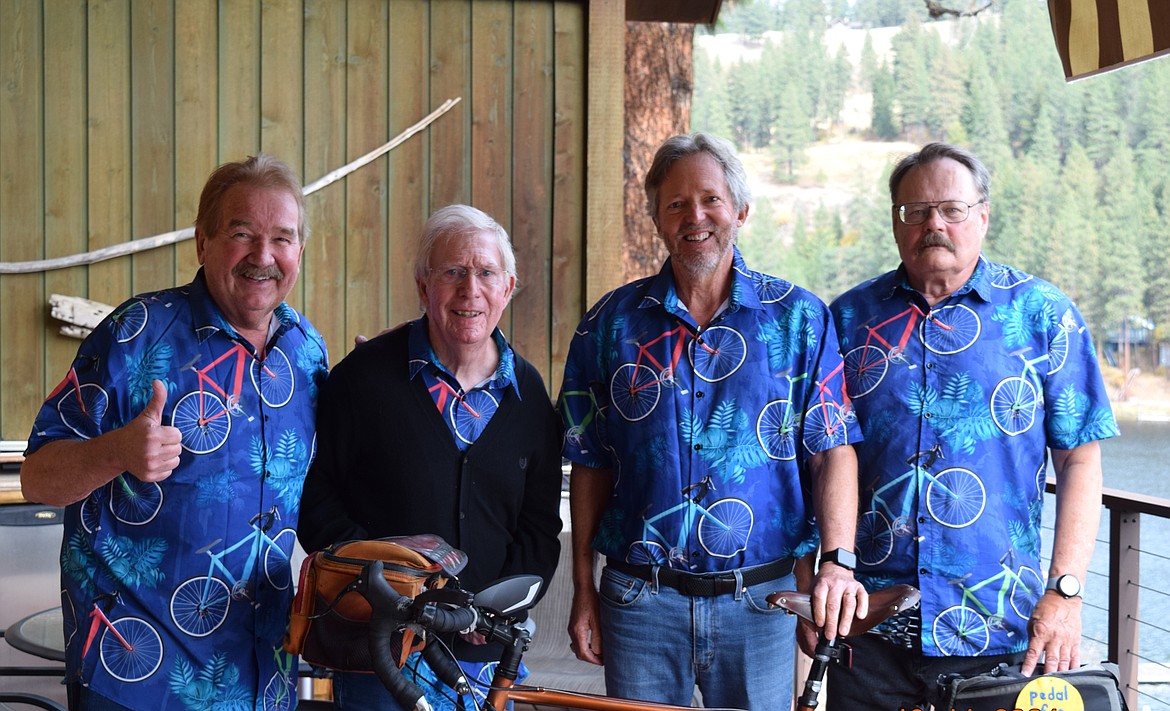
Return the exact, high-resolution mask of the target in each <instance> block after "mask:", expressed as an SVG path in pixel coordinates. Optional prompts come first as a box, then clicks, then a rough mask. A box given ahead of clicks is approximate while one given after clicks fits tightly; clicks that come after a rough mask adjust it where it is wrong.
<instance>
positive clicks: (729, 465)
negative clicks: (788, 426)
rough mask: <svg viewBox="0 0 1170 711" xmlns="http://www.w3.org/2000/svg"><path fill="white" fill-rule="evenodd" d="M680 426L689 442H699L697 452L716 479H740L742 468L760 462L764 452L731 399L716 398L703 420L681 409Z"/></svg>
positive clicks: (751, 467) (764, 458)
mask: <svg viewBox="0 0 1170 711" xmlns="http://www.w3.org/2000/svg"><path fill="white" fill-rule="evenodd" d="M681 419H682V422H681V423H680V428H681V431H682V436H683V440H684V441H685V442H686V443H687V444H688V445H690V446H692V447H693V446H694V445H702V448H701V449H700V450H698V451H699V456H700V457H702V458H703V461H705V462H707V464H708V465H709V466H710V468H711V470H712V471H713V472H714V473H715V474H716V475H717V476H718V477H719V482H720V483H723V484H726V483H729V482H730V483H736V484H741V483H743V481H744V479H745V478H746V476H745V475H746V472H747V470H749V469H753V468H755V467H758V466H760V465H762V464H763V463H764V462H765V460H766V455H765V453H764V451H763V449H762V448H761V447H760V444H759V440H757V439H756V434H755V429H754V428H753V426H752V423H751V420H750V419H749V418H748V417H747V415H746V414H745V413H744V412H743V411H742V410H740V409H739V408H738V407H736V405H735V401H734V400H725V401H723V402H720V403H719V405H717V406H716V407H715V410H714V411H713V412H712V413H711V416H710V417H709V418H708V420H707V422H706V423H703V422H700V421H699V420H698V418H696V417H695V415H694V413H693V412H691V411H690V410H684V411H683V416H682V418H681Z"/></svg>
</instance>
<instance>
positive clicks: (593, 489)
mask: <svg viewBox="0 0 1170 711" xmlns="http://www.w3.org/2000/svg"><path fill="white" fill-rule="evenodd" d="M612 493H613V474H612V473H611V472H610V471H609V470H608V469H593V468H592V467H586V466H583V465H580V464H574V465H573V471H572V474H571V476H570V479H569V512H570V514H571V517H572V527H573V535H572V541H573V544H572V545H573V586H574V588H577V589H580V588H584V587H590V588H591V587H593V570H594V559H595V555H594V552H593V538H594V536H596V535H597V527H598V526H599V525H600V523H601V516H602V514H603V512H604V511H605V502H606V501H607V500H608V498H609V496H610V495H611V494H612Z"/></svg>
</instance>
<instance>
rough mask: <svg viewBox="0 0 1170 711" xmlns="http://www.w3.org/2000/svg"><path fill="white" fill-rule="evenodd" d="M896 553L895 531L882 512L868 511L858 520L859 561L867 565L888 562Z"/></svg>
mask: <svg viewBox="0 0 1170 711" xmlns="http://www.w3.org/2000/svg"><path fill="white" fill-rule="evenodd" d="M893 552H894V529H893V527H892V526H890V520H889V519H888V518H886V515H885V514H883V513H882V512H881V511H866V512H865V513H863V514H861V516H859V517H858V519H857V560H859V561H861V562H862V563H864V564H865V565H879V564H881V563H884V562H886V559H887V558H889V557H890V554H891V553H893Z"/></svg>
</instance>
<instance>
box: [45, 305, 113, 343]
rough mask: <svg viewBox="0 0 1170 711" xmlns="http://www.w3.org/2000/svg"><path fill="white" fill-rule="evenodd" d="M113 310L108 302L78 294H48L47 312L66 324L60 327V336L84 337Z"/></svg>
mask: <svg viewBox="0 0 1170 711" xmlns="http://www.w3.org/2000/svg"><path fill="white" fill-rule="evenodd" d="M113 310H114V307H113V306H110V305H109V304H103V303H101V302H100V301H92V300H90V299H83V298H82V297H80V296H66V295H64V294H51V295H50V296H49V314H50V315H51V316H52V317H53V318H55V319H57V320H58V321H64V322H65V324H66V325H64V326H62V327H61V335H62V336H71V337H73V338H85V337H86V336H88V335H89V334H90V332H91V331H93V329H95V328H97V325H98V324H99V323H101V322H102V319H103V318H105V317H106V315H107V314H109V313H110V312H111V311H113Z"/></svg>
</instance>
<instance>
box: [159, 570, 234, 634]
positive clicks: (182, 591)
mask: <svg viewBox="0 0 1170 711" xmlns="http://www.w3.org/2000/svg"><path fill="white" fill-rule="evenodd" d="M231 604H232V594H231V589H230V588H229V587H228V585H227V583H225V582H224V581H222V580H220V579H219V578H216V577H213V576H210V575H200V576H198V577H195V578H191V579H190V580H187V581H185V582H184V583H183V584H181V585H180V586H179V587H177V588H175V592H174V594H173V595H171V621H172V622H174V623H175V626H176V627H178V628H179V629H180V630H182V631H183V632H184V633H185V634H189V635H191V636H192V637H206V636H207V635H209V634H211V633H212V632H214V631H215V630H217V629H218V628H219V626H220V625H222V624H223V623H224V620H226V619H227V614H228V608H229V607H231Z"/></svg>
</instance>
